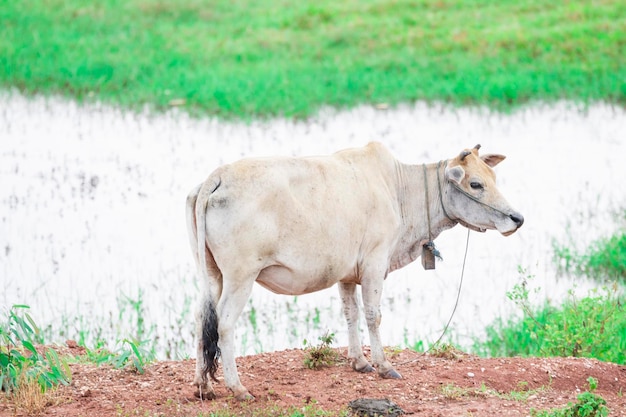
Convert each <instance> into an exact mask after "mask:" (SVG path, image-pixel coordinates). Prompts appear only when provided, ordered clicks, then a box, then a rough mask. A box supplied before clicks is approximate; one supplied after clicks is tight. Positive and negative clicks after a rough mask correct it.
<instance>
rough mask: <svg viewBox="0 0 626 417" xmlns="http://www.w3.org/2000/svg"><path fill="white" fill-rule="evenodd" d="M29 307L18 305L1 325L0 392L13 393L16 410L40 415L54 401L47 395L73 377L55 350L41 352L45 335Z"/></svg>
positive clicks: (10, 311)
mask: <svg viewBox="0 0 626 417" xmlns="http://www.w3.org/2000/svg"><path fill="white" fill-rule="evenodd" d="M28 309H29V307H28V306H26V305H14V306H13V307H12V308H11V309H10V310H9V312H8V314H7V319H6V321H4V322H3V323H1V324H0V390H1V391H5V392H7V393H9V394H10V395H11V397H12V399H13V403H14V405H15V407H16V409H19V410H23V411H26V412H27V414H40V413H41V412H42V411H43V410H44V408H45V407H46V406H47V405H48V403H49V402H50V398H51V396H50V395H49V393H48V392H47V391H48V390H49V389H51V388H53V387H55V386H57V385H58V384H65V385H67V384H69V383H70V382H71V378H72V374H71V372H70V369H69V366H68V364H67V362H66V361H65V360H64V359H61V358H59V356H58V355H57V354H56V352H55V351H54V350H52V349H45V350H44V351H43V353H40V352H39V351H38V350H37V349H36V348H35V345H36V344H42V343H43V339H42V336H41V332H40V330H39V328H38V327H37V325H36V323H35V321H34V320H33V318H32V317H31V316H30V314H29V313H28V311H27V310H28Z"/></svg>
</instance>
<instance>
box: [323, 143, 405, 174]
mask: <svg viewBox="0 0 626 417" xmlns="http://www.w3.org/2000/svg"><path fill="white" fill-rule="evenodd" d="M334 156H335V157H337V158H340V159H343V160H346V161H349V162H350V163H353V164H361V165H364V166H365V167H366V168H368V169H373V168H375V167H380V168H381V169H388V168H392V167H393V166H394V165H395V163H396V162H397V161H396V158H395V157H394V156H393V155H392V154H391V152H389V150H388V149H387V148H386V147H385V145H383V144H382V143H380V142H370V143H368V144H367V145H366V146H363V147H360V148H350V149H345V150H343V151H339V152H337V153H335V155H334Z"/></svg>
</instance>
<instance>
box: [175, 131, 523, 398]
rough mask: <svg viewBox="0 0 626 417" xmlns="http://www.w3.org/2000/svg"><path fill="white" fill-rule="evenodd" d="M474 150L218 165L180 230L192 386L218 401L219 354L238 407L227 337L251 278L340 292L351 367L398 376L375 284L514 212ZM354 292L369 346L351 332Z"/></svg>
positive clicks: (242, 391)
mask: <svg viewBox="0 0 626 417" xmlns="http://www.w3.org/2000/svg"><path fill="white" fill-rule="evenodd" d="M479 148H480V145H477V146H475V147H474V148H472V149H466V150H463V151H462V152H461V153H460V154H459V155H458V156H456V157H455V158H452V159H449V160H443V161H440V162H439V163H431V164H422V165H407V164H404V163H401V162H399V161H398V160H397V159H396V158H394V157H393V156H392V154H391V153H390V152H389V151H388V150H387V149H386V148H385V147H384V146H383V145H382V144H380V143H370V144H368V145H367V146H364V147H362V148H354V149H346V150H343V151H339V152H337V153H335V154H332V155H330V156H316V157H301V158H290V157H279V158H269V157H268V158H249V159H243V160H240V161H238V162H234V163H232V164H228V165H224V166H221V167H219V168H217V169H216V170H215V171H214V172H213V173H212V174H210V175H209V177H208V178H207V180H206V181H204V182H203V183H201V184H200V185H198V186H197V187H195V188H194V189H193V190H192V191H191V193H190V194H189V195H188V197H187V204H186V214H187V227H188V232H189V239H190V244H191V248H192V252H193V256H194V258H195V260H196V264H197V267H198V270H199V274H200V277H201V280H202V283H203V287H204V288H203V294H202V298H201V301H200V304H199V308H198V311H197V313H196V337H197V339H198V340H197V345H196V348H197V358H196V369H195V375H194V379H193V384H194V385H195V386H197V388H198V391H199V394H198V393H197V394H198V395H200V396H201V398H202V397H204V398H209V399H213V398H215V392H214V390H213V386H212V384H211V381H210V380H209V378H208V377H207V375H208V376H210V377H211V379H213V380H214V381H216V382H217V379H216V377H215V373H216V370H217V366H218V358H219V357H220V356H221V360H222V366H223V374H224V382H225V385H226V386H227V387H228V388H229V389H230V390H231V391H232V392H233V395H234V396H235V398H237V399H239V400H247V399H253V398H254V397H253V396H252V395H251V394H250V393H249V392H248V390H247V389H246V388H245V387H244V386H243V385H242V384H241V381H240V379H239V375H238V372H237V365H236V363H235V346H234V330H235V324H236V321H237V319H238V317H239V315H240V314H241V312H242V310H243V308H244V306H245V304H246V302H247V300H248V298H249V297H250V293H251V291H252V286H253V284H254V283H255V282H256V283H258V284H260V285H261V286H263V287H265V288H267V289H268V290H270V291H273V292H274V293H277V294H286V295H300V294H307V293H311V292H315V291H320V290H323V289H325V288H329V287H331V286H333V285H335V284H338V286H339V293H340V296H341V302H342V306H343V313H344V315H345V318H346V321H347V325H348V340H349V342H348V358H349V360H350V363H351V366H352V368H353V369H354V370H356V371H359V372H372V371H374V370H376V371H377V372H378V374H379V375H380V376H381V377H382V378H401V376H400V374H399V373H398V372H397V371H396V370H395V369H394V368H393V366H392V365H391V363H390V362H389V361H388V360H387V359H386V358H385V354H384V352H383V345H382V342H381V338H380V334H379V325H380V321H381V312H380V301H381V296H382V289H383V281H384V280H385V278H386V277H387V274H389V273H390V272H391V271H394V270H396V269H398V268H402V267H403V266H405V265H407V264H409V263H411V262H413V261H414V260H416V259H417V258H418V257H420V256H423V258H424V257H426V256H427V255H428V256H429V257H431V258H432V254H433V253H436V250H435V249H434V243H433V240H434V239H435V238H436V237H437V236H438V235H439V234H440V233H441V232H443V231H444V230H446V229H450V228H452V227H454V226H455V225H456V224H461V225H463V226H465V227H467V228H469V229H472V230H476V231H480V232H484V231H486V230H487V229H492V230H497V231H499V232H500V233H501V234H503V235H504V236H508V235H510V234H512V233H514V232H515V231H516V230H517V229H519V228H520V227H521V226H522V224H523V222H524V218H523V216H522V215H521V214H520V213H518V212H517V211H515V210H514V209H513V208H512V207H511V206H510V205H509V203H507V201H506V200H505V199H504V197H503V196H502V195H501V194H500V192H499V191H498V189H497V188H496V181H495V180H496V178H495V174H494V172H493V170H492V167H494V166H495V165H497V164H498V163H500V162H501V161H502V160H503V159H504V158H505V157H504V156H503V155H498V154H486V155H482V156H479V153H478V150H479ZM357 285H360V286H361V293H362V299H363V311H364V315H365V320H366V322H367V329H368V331H369V338H370V345H371V360H372V364H370V363H369V362H368V361H367V359H366V358H365V356H364V354H363V350H362V346H361V344H360V341H359V334H358V325H357V322H358V315H359V308H358V305H357V293H356V288H357Z"/></svg>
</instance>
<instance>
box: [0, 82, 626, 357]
mask: <svg viewBox="0 0 626 417" xmlns="http://www.w3.org/2000/svg"><path fill="white" fill-rule="evenodd" d="M373 140H376V141H380V142H382V143H384V144H386V145H387V146H388V147H389V148H390V150H391V151H392V153H393V154H395V155H396V157H398V159H400V160H401V161H403V162H405V163H416V164H418V163H419V164H421V163H423V162H436V161H439V160H441V159H446V158H451V157H453V156H455V155H457V154H458V153H459V152H460V151H461V150H462V149H463V148H468V147H473V146H474V145H476V144H477V143H480V144H481V145H482V149H481V151H482V152H486V153H502V154H504V155H507V159H506V160H505V161H504V162H503V163H502V164H500V165H498V167H496V172H497V175H498V184H499V187H500V190H501V191H502V192H503V194H504V195H505V196H506V197H507V199H508V201H509V202H510V203H511V204H512V205H513V206H514V207H515V208H516V209H517V210H518V211H519V212H521V213H522V214H523V215H524V217H525V219H526V222H525V224H524V227H523V228H522V229H520V231H518V232H517V233H515V234H514V235H512V236H510V237H503V236H501V235H500V234H498V233H497V232H487V233H485V234H479V233H475V232H472V233H471V234H470V238H469V247H468V257H467V263H466V266H465V277H464V282H463V287H462V292H461V297H460V301H459V306H458V309H457V311H456V313H455V315H454V317H453V320H452V325H451V330H450V332H451V333H450V335H452V337H453V338H454V340H455V342H457V343H459V344H461V345H462V346H469V345H471V342H472V339H473V337H480V336H481V335H482V331H483V330H484V327H485V326H486V325H488V324H489V323H491V322H492V320H494V318H496V317H499V316H505V317H508V316H510V315H511V314H515V313H516V310H515V306H514V305H513V303H512V302H511V301H509V300H508V299H507V297H506V292H507V291H510V290H511V289H512V288H513V286H514V285H515V284H516V283H518V282H519V279H520V276H522V275H523V276H526V275H533V276H535V278H534V279H533V285H534V286H536V287H539V288H541V290H540V291H539V297H541V299H544V298H548V299H550V300H553V301H555V302H558V301H559V300H560V299H562V298H563V297H564V296H565V295H566V294H567V291H568V290H569V289H571V288H572V287H574V286H575V287H576V288H577V291H580V292H583V293H584V292H586V291H587V289H589V288H591V287H593V286H595V284H594V283H591V282H588V281H587V280H585V279H583V278H574V277H559V276H558V274H557V267H556V265H555V263H554V262H553V260H552V256H553V250H552V245H553V242H554V241H556V242H558V243H560V244H567V245H569V246H571V247H574V248H578V249H583V248H584V247H585V246H586V245H587V244H589V243H590V242H591V241H593V240H594V239H596V238H598V237H601V236H606V235H608V234H610V233H611V231H612V230H613V229H614V228H615V227H616V219H615V217H616V215H615V213H618V212H622V211H623V210H624V207H626V192H625V191H624V190H625V188H624V187H623V185H622V180H623V178H626V163H625V162H624V157H625V155H626V112H624V110H623V109H617V108H614V107H611V106H608V105H603V104H597V105H593V106H591V107H589V108H587V109H584V110H581V109H579V108H576V107H574V106H573V105H571V104H568V103H559V104H558V105H555V106H551V107H543V106H535V107H529V108H526V109H523V110H519V111H516V112H515V113H513V114H511V115H501V114H492V113H489V112H488V111H486V110H479V109H473V110H470V109H452V108H448V107H441V106H435V107H429V106H427V105H425V104H416V105H410V106H409V105H407V106H401V107H399V108H395V109H388V110H380V109H375V108H372V107H368V106H364V107H359V108H356V109H353V110H349V111H338V112H337V111H332V110H325V111H323V112H321V113H320V114H319V115H318V116H317V117H314V118H311V119H308V120H302V121H293V120H285V119H274V120H270V121H254V122H250V123H238V122H227V121H220V120H217V119H214V118H208V119H201V120H199V119H193V118H190V117H188V116H186V115H184V114H180V113H177V112H175V111H173V112H171V113H168V114H165V115H151V114H148V113H145V114H137V113H129V112H122V111H120V110H116V109H112V108H109V107H104V106H96V105H89V106H81V105H78V104H76V103H73V102H68V101H64V100H60V99H43V98H37V99H34V100H29V99H26V98H24V97H22V96H20V95H18V94H10V95H9V94H6V95H4V96H1V97H0V281H1V286H0V288H1V291H0V306H2V307H3V308H4V309H6V308H9V307H10V306H11V305H13V304H27V305H29V306H31V313H32V315H33V316H34V318H35V319H36V320H37V322H38V323H39V324H40V325H41V326H42V327H43V328H44V329H46V332H47V334H48V335H49V336H48V338H49V339H52V340H49V341H52V342H59V343H62V342H63V341H64V340H65V339H66V338H72V339H77V340H82V341H85V342H86V343H88V344H93V343H95V342H96V341H97V340H104V341H106V342H107V343H108V344H109V347H113V346H114V345H115V342H116V341H119V340H121V339H124V338H125V337H131V336H132V337H139V338H142V339H146V340H149V341H150V342H148V343H149V344H151V345H152V346H154V347H155V348H156V349H157V352H158V353H159V356H160V357H185V356H188V355H193V352H194V350H193V343H192V333H193V310H194V303H195V301H196V299H197V296H198V287H199V286H198V284H197V283H196V271H195V265H194V262H193V259H192V257H191V251H190V249H189V246H188V239H187V232H186V226H185V198H186V196H187V193H188V192H189V191H190V190H191V189H192V188H193V187H194V186H195V185H196V184H198V183H199V182H201V181H203V180H204V178H206V176H207V175H208V174H209V173H210V172H211V171H212V170H213V169H214V168H216V167H217V166H219V165H221V164H224V163H228V162H232V161H234V160H237V159H240V158H242V157H248V156H261V155H311V154H327V153H332V152H335V151H337V150H340V149H342V148H345V147H354V146H362V145H365V144H366V143H367V142H369V141H373ZM466 237H467V229H464V228H463V227H462V226H457V227H455V228H454V229H452V230H451V231H448V232H444V233H443V234H442V235H441V236H440V237H439V238H438V239H437V247H438V249H439V250H440V251H441V253H442V256H443V258H444V261H443V262H439V263H438V264H437V269H436V270H434V271H425V270H423V269H422V266H421V262H419V261H418V262H415V263H414V264H412V265H410V266H408V267H406V268H404V269H402V270H399V271H396V272H394V273H392V274H390V276H389V278H388V279H387V282H386V284H385V289H384V291H385V292H384V297H383V307H382V308H383V322H382V326H381V333H382V337H383V341H384V343H385V344H388V345H398V346H407V345H408V346H413V345H414V344H415V343H416V342H418V341H420V340H421V341H423V342H424V343H426V344H428V343H432V342H433V341H434V340H435V339H436V338H437V337H438V336H439V335H440V333H441V331H442V329H443V327H444V325H445V323H446V322H447V320H448V318H449V317H450V314H451V313H452V310H453V308H454V304H455V300H456V296H457V289H458V285H459V280H460V275H461V268H462V262H463V254H464V251H465V241H466ZM519 268H522V269H524V270H525V272H523V273H519V272H518V269H519ZM361 327H362V328H363V329H365V326H364V323H362V324H361ZM326 331H331V332H334V333H335V334H336V336H337V342H336V345H338V346H345V345H347V333H346V325H345V322H344V319H343V316H342V314H341V307H340V301H339V296H338V291H337V289H336V288H330V289H328V290H325V291H322V292H319V293H316V294H311V295H305V296H299V297H288V296H278V295H275V294H273V293H270V292H269V291H267V290H265V289H263V288H261V287H260V286H255V289H254V292H253V296H252V299H251V300H250V301H249V302H248V304H247V306H246V309H245V311H244V313H243V314H242V316H241V318H240V320H239V323H238V331H237V339H238V344H239V346H240V351H239V352H238V353H239V354H250V353H255V352H259V351H271V350H278V349H284V348H289V347H301V346H302V342H303V339H307V340H309V341H313V342H315V341H317V338H318V337H319V336H321V335H322V334H323V333H325V332H326ZM363 342H364V344H369V342H368V338H367V335H366V332H365V333H364V336H363Z"/></svg>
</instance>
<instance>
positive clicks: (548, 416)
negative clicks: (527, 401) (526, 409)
mask: <svg viewBox="0 0 626 417" xmlns="http://www.w3.org/2000/svg"><path fill="white" fill-rule="evenodd" d="M587 382H589V391H585V392H583V393H581V394H579V395H578V397H577V401H576V403H571V402H570V403H569V404H568V405H567V406H566V407H564V408H555V409H552V410H543V411H537V410H534V409H533V410H531V413H530V414H531V416H533V417H607V416H608V415H609V411H610V410H609V409H608V407H607V406H606V401H605V400H604V398H602V397H600V396H598V395H596V394H594V393H593V391H595V389H596V388H597V387H598V381H597V380H596V379H595V378H593V377H589V378H587Z"/></svg>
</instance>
